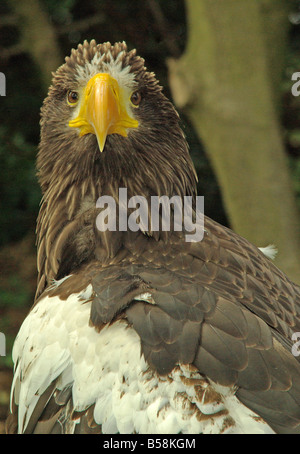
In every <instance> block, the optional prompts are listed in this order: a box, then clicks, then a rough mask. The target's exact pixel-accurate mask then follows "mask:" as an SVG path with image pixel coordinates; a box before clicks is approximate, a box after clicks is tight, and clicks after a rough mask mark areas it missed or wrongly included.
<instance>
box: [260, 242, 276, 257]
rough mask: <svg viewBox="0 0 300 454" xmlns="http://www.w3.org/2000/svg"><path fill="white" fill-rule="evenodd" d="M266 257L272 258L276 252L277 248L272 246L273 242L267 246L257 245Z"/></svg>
mask: <svg viewBox="0 0 300 454" xmlns="http://www.w3.org/2000/svg"><path fill="white" fill-rule="evenodd" d="M258 249H259V250H260V251H261V252H262V253H263V254H264V255H265V256H266V257H268V258H269V259H271V260H274V259H275V257H276V255H277V253H278V249H277V247H276V246H274V244H269V245H268V246H266V247H259V248H258Z"/></svg>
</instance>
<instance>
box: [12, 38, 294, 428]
mask: <svg viewBox="0 0 300 454" xmlns="http://www.w3.org/2000/svg"><path fill="white" fill-rule="evenodd" d="M37 171H38V178H39V182H40V185H41V189H42V193H43V199H42V203H41V208H40V213H39V216H38V221H37V246H38V286H37V293H36V300H35V302H34V305H33V307H32V308H31V310H30V312H29V314H28V316H27V317H26V319H25V321H24V322H23V324H22V326H21V328H20V331H19V333H18V336H17V338H16V341H15V344H14V347H13V361H14V379H13V383H12V390H11V414H10V416H9V417H8V420H7V431H8V432H18V433H103V434H116V433H127V434H128V433H151V434H153V433H164V434H176V433H182V434H188V433H192V434H198V433H209V434H210V433H273V432H276V433H300V364H299V356H296V355H293V352H292V347H293V342H292V337H293V334H294V333H298V332H300V288H299V286H297V285H296V284H294V283H292V282H291V281H290V280H289V279H288V277H286V276H285V275H284V274H283V273H282V272H281V271H280V270H279V269H278V268H276V267H275V265H274V264H273V263H272V262H271V261H270V260H269V259H268V258H267V257H266V256H265V255H264V254H263V252H262V251H260V250H259V249H258V248H256V247H255V246H253V245H252V244H251V243H249V242H248V241H247V240H245V239H244V238H241V237H240V236H239V235H237V234H235V233H234V232H233V231H231V230H230V229H227V228H225V227H223V226H221V225H219V224H218V223H216V222H214V221H213V220H211V219H209V218H208V217H205V218H204V229H203V238H202V240H201V241H187V240H186V233H187V232H186V230H185V229H184V227H185V226H183V225H181V227H182V229H180V228H178V219H177V228H175V223H174V222H175V208H174V206H173V205H172V210H171V213H172V218H171V221H172V222H170V226H171V227H170V229H169V230H168V229H165V230H164V229H162V228H160V229H154V228H152V227H153V226H152V223H151V222H150V221H151V220H152V218H151V216H152V212H151V211H150V209H148V211H147V212H146V218H147V219H146V221H147V220H149V222H148V223H147V222H145V216H144V217H143V219H144V222H143V223H138V222H136V225H137V226H138V228H136V229H134V228H131V229H129V228H127V229H126V228H118V225H119V226H120V222H119V221H120V214H119V211H118V210H117V209H116V211H115V218H111V221H112V225H117V228H116V229H115V230H114V229H109V228H107V229H106V230H105V229H104V228H103V229H102V230H101V229H100V228H99V225H98V221H99V214H100V213H103V209H104V208H105V209H106V210H107V206H108V204H106V205H103V206H102V210H101V207H100V206H99V204H97V203H98V202H97V201H98V199H99V197H110V199H105V200H111V199H112V198H113V200H114V201H115V202H116V205H115V206H116V208H122V207H123V205H122V207H121V203H120V199H119V194H120V192H119V190H120V188H122V189H124V190H125V189H126V195H127V200H129V199H130V198H132V197H136V196H137V197H138V198H139V199H138V200H144V201H145V200H146V202H147V203H148V205H147V206H148V207H150V206H151V200H152V198H153V197H162V196H167V197H168V198H169V200H171V198H172V197H173V196H178V197H179V198H180V200H193V201H194V202H195V200H196V173H195V170H194V167H193V164H192V161H191V158H190V156H189V152H188V146H187V143H186V140H185V137H184V134H183V132H182V130H181V128H180V124H179V117H178V114H177V112H176V110H175V109H174V107H173V105H172V104H171V102H170V101H169V100H168V99H167V98H166V97H165V96H164V94H163V93H162V88H161V87H160V86H159V84H158V81H157V80H156V78H155V75H154V74H153V73H152V72H148V71H147V69H146V68H145V66H144V60H143V59H142V58H140V57H139V56H137V54H136V51H135V50H131V51H128V50H127V47H126V44H125V43H116V44H114V45H111V44H110V43H105V44H100V45H99V44H96V42H95V41H94V40H92V41H91V42H87V41H85V42H84V44H83V45H79V46H78V48H77V49H76V50H74V49H73V50H72V52H71V56H70V57H67V58H66V61H65V63H64V64H63V65H62V66H61V67H60V68H59V69H58V70H57V71H56V73H55V74H54V76H53V83H52V86H51V87H50V89H49V93H48V96H47V98H46V99H45V101H44V104H43V107H42V111H41V141H40V146H39V152H38V158H37ZM185 197H186V199H184V198H185ZM141 198H143V199H141ZM174 200H175V199H174ZM177 200H178V199H177ZM109 213H110V212H109V211H107V212H106V221H107V219H108V218H109V216H108V215H109ZM132 213H133V210H132V209H131V211H130V210H129V211H128V213H127V215H128V219H127V218H126V219H125V221H129V216H131V214H132ZM162 213H163V211H162V209H161V211H160V217H161V218H162ZM144 214H145V213H144ZM194 214H195V212H194ZM122 216H124V214H123V211H122ZM141 217H142V215H141V214H140V218H141ZM152 217H153V216H152ZM97 220H98V221H97ZM161 220H162V219H161ZM123 221H124V219H122V222H123ZM136 221H138V219H136ZM173 221H174V222H173ZM122 226H123V227H124V222H123V224H122Z"/></svg>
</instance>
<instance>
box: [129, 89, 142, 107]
mask: <svg viewBox="0 0 300 454" xmlns="http://www.w3.org/2000/svg"><path fill="white" fill-rule="evenodd" d="M141 100H142V95H141V93H140V92H139V91H135V92H134V93H132V95H131V98H130V101H131V102H132V104H133V105H134V106H138V105H139V104H140V102H141Z"/></svg>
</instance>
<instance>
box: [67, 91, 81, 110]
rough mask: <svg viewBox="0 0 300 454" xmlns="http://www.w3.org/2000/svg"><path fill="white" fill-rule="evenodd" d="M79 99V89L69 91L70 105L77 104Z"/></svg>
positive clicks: (68, 99)
mask: <svg viewBox="0 0 300 454" xmlns="http://www.w3.org/2000/svg"><path fill="white" fill-rule="evenodd" d="M78 99H79V95H78V93H77V91H74V90H69V91H68V93H67V101H68V104H69V105H71V106H74V105H75V104H77V102H78Z"/></svg>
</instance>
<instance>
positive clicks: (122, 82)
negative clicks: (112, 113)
mask: <svg viewBox="0 0 300 454" xmlns="http://www.w3.org/2000/svg"><path fill="white" fill-rule="evenodd" d="M124 54H125V51H123V52H120V53H119V54H118V55H117V58H116V59H114V58H113V56H112V54H111V52H108V53H107V54H102V55H101V54H100V52H96V54H95V56H94V57H93V59H92V60H91V62H86V63H85V65H84V66H82V65H77V67H76V73H77V76H76V79H77V80H78V81H79V82H80V83H84V84H87V82H88V81H89V80H90V79H91V78H92V77H93V76H95V75H96V74H98V73H108V74H110V75H111V76H112V77H113V78H114V79H116V81H117V82H118V84H119V86H120V87H123V88H124V87H126V88H127V89H128V90H130V91H132V90H133V89H134V88H135V87H136V82H135V80H134V78H135V75H134V73H133V72H132V73H131V72H130V66H125V67H124V68H122V59H123V58H124ZM109 57H110V60H109V61H108V62H107V61H104V60H106V59H107V58H109Z"/></svg>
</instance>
